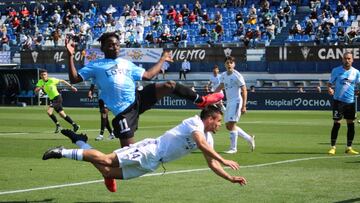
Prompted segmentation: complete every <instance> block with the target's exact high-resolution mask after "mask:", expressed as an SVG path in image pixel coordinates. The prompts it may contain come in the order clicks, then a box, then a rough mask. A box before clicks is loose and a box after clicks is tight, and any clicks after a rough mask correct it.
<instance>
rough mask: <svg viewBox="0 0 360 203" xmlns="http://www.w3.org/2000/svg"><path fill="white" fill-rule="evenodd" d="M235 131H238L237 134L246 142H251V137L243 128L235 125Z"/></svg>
mask: <svg viewBox="0 0 360 203" xmlns="http://www.w3.org/2000/svg"><path fill="white" fill-rule="evenodd" d="M235 128H236V132H237V133H238V134H237V135H238V136H241V137H242V138H244V139H245V140H246V141H247V142H248V143H251V140H252V137H251V136H250V135H249V134H247V133H246V132H245V131H244V130H243V129H241V128H240V127H238V126H236V127H235Z"/></svg>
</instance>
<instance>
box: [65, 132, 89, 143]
mask: <svg viewBox="0 0 360 203" xmlns="http://www.w3.org/2000/svg"><path fill="white" fill-rule="evenodd" d="M61 133H62V134H63V135H65V136H66V137H68V138H69V139H70V140H71V142H72V143H74V144H75V143H76V142H77V141H79V140H81V141H83V142H85V143H86V142H87V140H88V137H87V136H86V134H83V133H81V134H77V133H75V132H73V131H72V130H69V129H64V130H61Z"/></svg>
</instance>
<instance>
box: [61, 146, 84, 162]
mask: <svg viewBox="0 0 360 203" xmlns="http://www.w3.org/2000/svg"><path fill="white" fill-rule="evenodd" d="M83 152H84V150H83V149H63V150H62V151H61V155H62V156H63V157H65V158H68V159H74V160H78V161H82V160H83Z"/></svg>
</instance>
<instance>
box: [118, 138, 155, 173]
mask: <svg viewBox="0 0 360 203" xmlns="http://www.w3.org/2000/svg"><path fill="white" fill-rule="evenodd" d="M157 148H158V141H157V140H155V139H145V140H143V141H140V142H137V143H135V144H133V145H130V146H129V147H123V148H120V149H117V150H115V151H114V153H115V154H116V156H117V158H118V160H119V165H120V168H122V173H123V178H124V180H126V179H131V178H136V177H139V176H142V175H144V174H146V173H149V172H153V171H155V170H156V169H157V168H158V167H159V165H160V164H161V162H160V158H158V156H157Z"/></svg>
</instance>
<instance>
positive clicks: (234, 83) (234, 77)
mask: <svg viewBox="0 0 360 203" xmlns="http://www.w3.org/2000/svg"><path fill="white" fill-rule="evenodd" d="M220 82H221V83H224V89H225V93H226V99H227V102H239V101H240V100H242V97H241V87H242V86H244V85H245V80H244V77H243V76H242V75H241V74H240V73H239V72H238V71H236V70H234V71H233V72H232V73H231V74H230V75H228V73H227V72H224V73H222V74H221V77H220Z"/></svg>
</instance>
